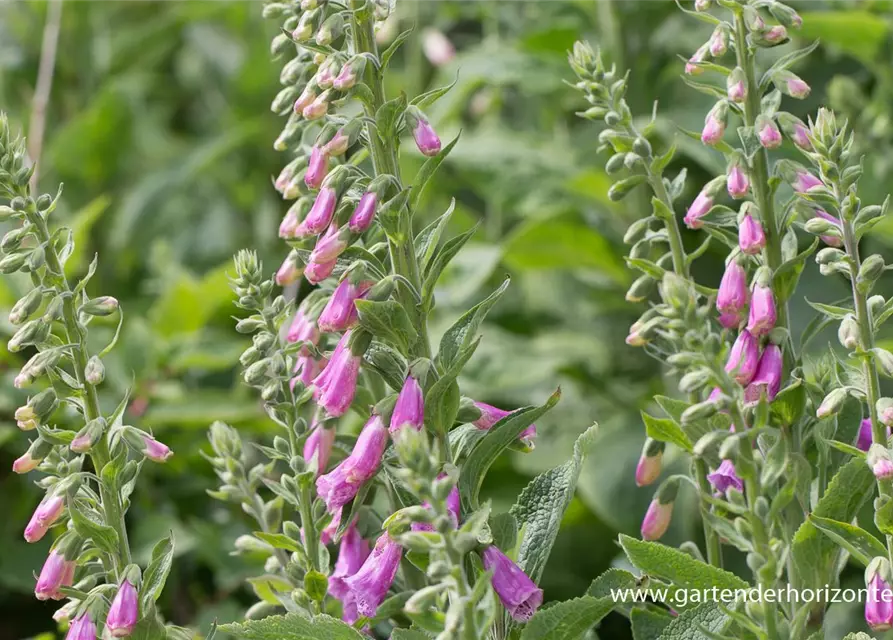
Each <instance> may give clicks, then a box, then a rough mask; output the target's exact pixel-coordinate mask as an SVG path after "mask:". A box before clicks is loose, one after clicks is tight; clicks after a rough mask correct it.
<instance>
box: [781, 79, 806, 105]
mask: <svg viewBox="0 0 893 640" xmlns="http://www.w3.org/2000/svg"><path fill="white" fill-rule="evenodd" d="M784 86H785V89H786V91H785V93H787V94H788V95H789V96H791V97H792V98H799V99H801V100H802V99H803V98H805V97H806V96H808V95H809V91H810V88H809V85H808V84H806V83H805V82H804V81H803V79H802V78H798V77H797V76H795V75H794V74H791V77H789V78H788V79H787V80H785V85H784Z"/></svg>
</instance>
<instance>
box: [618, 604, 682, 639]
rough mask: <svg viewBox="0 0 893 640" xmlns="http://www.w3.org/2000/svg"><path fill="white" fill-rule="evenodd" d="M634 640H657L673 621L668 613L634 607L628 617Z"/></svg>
mask: <svg viewBox="0 0 893 640" xmlns="http://www.w3.org/2000/svg"><path fill="white" fill-rule="evenodd" d="M629 620H630V623H632V628H633V639H634V640H658V638H660V634H661V633H663V631H664V629H665V628H666V627H667V625H668V624H670V623H671V622H672V621H673V616H671V615H670V614H669V613H662V612H659V611H656V610H654V609H645V608H642V607H636V608H635V609H633V610H632V613H631V614H630V616H629Z"/></svg>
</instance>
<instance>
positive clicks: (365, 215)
mask: <svg viewBox="0 0 893 640" xmlns="http://www.w3.org/2000/svg"><path fill="white" fill-rule="evenodd" d="M377 204H378V195H377V194H375V193H373V192H372V191H369V192H367V193H364V194H363V197H362V198H360V201H359V202H358V203H357V208H356V209H354V210H353V213H352V214H351V216H350V220H349V221H348V223H347V228H348V229H350V230H351V231H353V232H354V233H363V232H364V231H365V230H366V229H368V228H369V225H371V224H372V219H373V218H374V217H375V207H376V205H377Z"/></svg>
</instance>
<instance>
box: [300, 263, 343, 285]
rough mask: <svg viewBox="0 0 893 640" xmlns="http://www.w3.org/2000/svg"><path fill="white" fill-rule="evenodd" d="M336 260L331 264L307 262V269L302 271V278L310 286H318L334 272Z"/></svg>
mask: <svg viewBox="0 0 893 640" xmlns="http://www.w3.org/2000/svg"><path fill="white" fill-rule="evenodd" d="M337 264H338V260H332V261H331V262H308V263H307V268H306V269H304V277H305V278H307V282H309V283H310V284H319V283H320V282H322V281H323V280H325V279H326V278H328V277H329V276H330V275H332V273H333V272H334V271H335V267H336V266H337Z"/></svg>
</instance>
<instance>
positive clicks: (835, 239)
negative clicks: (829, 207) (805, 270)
mask: <svg viewBox="0 0 893 640" xmlns="http://www.w3.org/2000/svg"><path fill="white" fill-rule="evenodd" d="M815 215H816V217H817V218H822V219H823V220H827V221H828V222H832V223H834V225H835V226H836V227H840V220H838V218H837V216H834V215H831V214H830V213H828V212H827V211H824V210H822V209H816V210H815ZM820 238H821V239H822V242H824V243H825V244H826V245H828V246H829V247H842V246H843V238H841V237H840V236H830V235H829V236H820Z"/></svg>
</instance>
